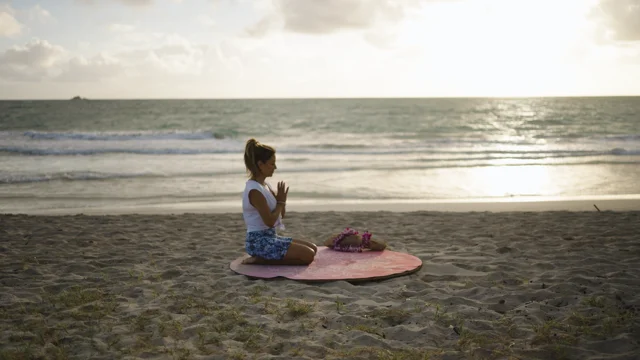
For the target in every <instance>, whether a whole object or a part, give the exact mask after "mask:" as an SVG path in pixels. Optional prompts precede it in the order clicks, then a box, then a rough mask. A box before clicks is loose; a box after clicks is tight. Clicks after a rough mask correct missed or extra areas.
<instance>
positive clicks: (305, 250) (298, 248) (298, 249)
mask: <svg viewBox="0 0 640 360" xmlns="http://www.w3.org/2000/svg"><path fill="white" fill-rule="evenodd" d="M314 257H315V252H314V251H313V249H311V248H310V247H308V246H306V245H302V244H299V243H292V244H291V245H290V246H289V250H288V251H287V254H286V255H285V259H288V260H289V259H290V260H298V261H300V262H303V263H305V264H311V263H312V262H313V258H314Z"/></svg>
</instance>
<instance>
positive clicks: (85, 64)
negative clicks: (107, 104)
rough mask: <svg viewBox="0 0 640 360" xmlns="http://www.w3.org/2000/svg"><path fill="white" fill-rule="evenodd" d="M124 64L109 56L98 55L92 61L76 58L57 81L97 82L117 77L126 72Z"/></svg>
mask: <svg viewBox="0 0 640 360" xmlns="http://www.w3.org/2000/svg"><path fill="white" fill-rule="evenodd" d="M124 70H125V69H124V66H123V65H122V63H121V62H120V61H119V60H118V59H115V58H113V57H110V56H108V55H103V54H101V55H98V56H95V57H93V58H91V59H87V58H85V57H82V56H80V57H75V58H73V59H71V60H69V62H68V63H67V64H66V66H65V68H64V70H63V71H62V72H61V73H60V75H58V76H56V77H55V80H58V81H65V82H95V81H100V80H103V79H109V78H113V77H116V76H118V75H120V74H122V73H123V72H124Z"/></svg>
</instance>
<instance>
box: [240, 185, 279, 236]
mask: <svg viewBox="0 0 640 360" xmlns="http://www.w3.org/2000/svg"><path fill="white" fill-rule="evenodd" d="M265 185H266V186H262V184H260V183H259V182H257V181H255V180H247V183H246V184H245V187H244V194H243V195H242V217H243V218H244V223H245V224H246V225H247V232H251V231H259V230H266V229H269V227H268V226H267V225H265V223H264V221H262V217H260V213H259V212H258V209H256V208H255V207H253V205H251V201H249V192H250V191H251V190H258V191H260V192H261V193H262V195H263V196H264V198H265V199H266V200H267V205H268V206H269V210H270V211H273V210H274V209H275V208H276V205H278V201H277V200H276V197H275V196H273V194H272V193H271V191H269V189H270V187H269V184H268V183H266V182H265ZM275 227H276V228H279V229H284V224H282V216H278V220H276V224H275Z"/></svg>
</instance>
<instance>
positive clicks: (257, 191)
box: [242, 138, 318, 265]
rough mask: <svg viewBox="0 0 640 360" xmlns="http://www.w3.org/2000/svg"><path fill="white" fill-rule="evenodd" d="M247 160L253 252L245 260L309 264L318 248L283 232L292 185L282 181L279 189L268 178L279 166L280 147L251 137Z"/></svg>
mask: <svg viewBox="0 0 640 360" xmlns="http://www.w3.org/2000/svg"><path fill="white" fill-rule="evenodd" d="M244 164H245V167H246V169H247V172H248V174H249V177H250V178H249V180H247V182H246V184H245V189H244V194H243V195H242V216H243V218H244V222H245V224H246V226H247V237H246V241H245V249H246V251H247V253H248V254H249V255H250V256H251V257H250V258H248V259H246V260H244V262H243V263H244V264H265V265H308V264H310V263H311V262H312V261H313V258H314V257H315V254H316V252H317V251H318V248H317V247H316V245H314V244H312V243H310V242H308V241H303V240H294V239H292V238H290V237H284V236H280V235H278V234H277V233H276V228H280V229H283V228H284V225H283V224H282V218H284V216H285V212H286V211H285V208H286V204H287V195H288V193H289V187H286V185H285V183H284V182H282V181H280V182H279V183H278V188H277V193H275V192H274V191H273V190H272V189H271V186H270V185H269V184H268V183H267V182H266V179H267V178H268V177H271V176H273V172H274V171H275V170H276V169H277V167H276V151H275V149H274V148H272V147H271V146H268V145H264V144H260V143H259V142H258V141H257V140H256V139H253V138H252V139H249V140H248V141H247V143H246V145H245V150H244Z"/></svg>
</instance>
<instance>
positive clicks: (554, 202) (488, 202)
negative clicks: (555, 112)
mask: <svg viewBox="0 0 640 360" xmlns="http://www.w3.org/2000/svg"><path fill="white" fill-rule="evenodd" d="M287 211H289V212H300V213H309V212H381V211H385V212H394V213H398V212H425V211H426V212H542V211H572V212H598V211H618V212H619V211H640V195H620V196H588V197H586V196H585V197H571V198H553V197H544V198H540V197H529V198H524V197H520V198H503V199H461V200H433V201H430V200H404V201H402V200H388V201H385V200H360V201H354V200H348V201H339V200H331V201H329V202H325V203H319V202H318V201H317V200H312V201H305V200H302V201H295V200H291V201H290V204H289V206H288V208H287ZM241 212H242V208H241V202H240V201H235V200H234V201H222V202H189V203H163V204H145V205H129V206H103V207H94V208H88V207H79V208H56V209H35V210H28V211H11V210H4V209H1V210H0V214H22V215H47V216H51V215H61V216H62V215H77V214H85V215H127V214H141V215H168V214H174V215H177V214H187V213H195V214H225V213H241Z"/></svg>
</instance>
